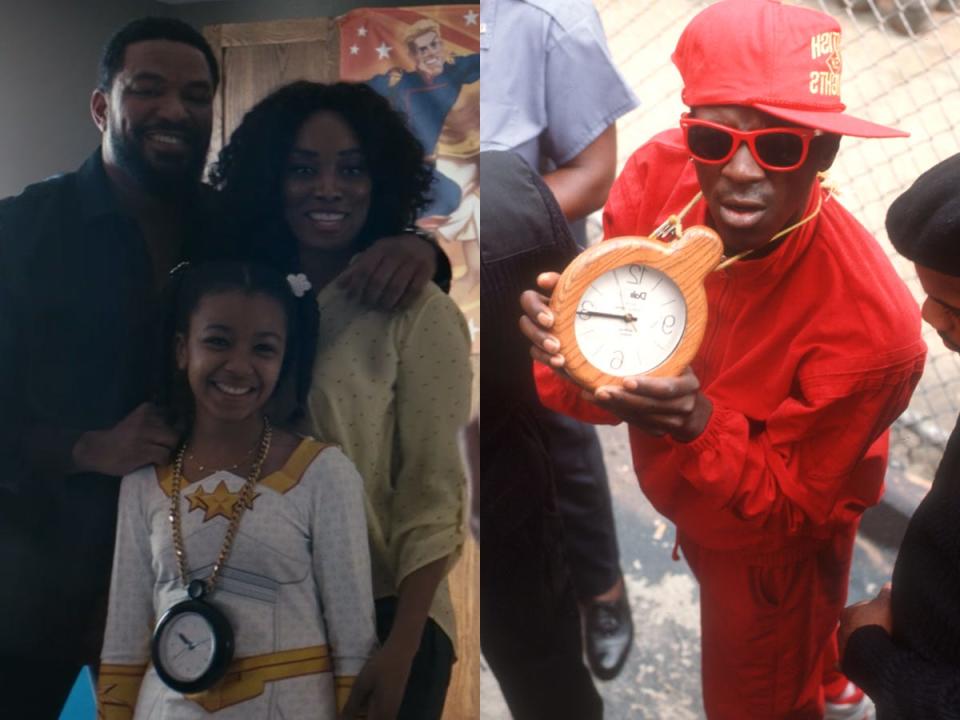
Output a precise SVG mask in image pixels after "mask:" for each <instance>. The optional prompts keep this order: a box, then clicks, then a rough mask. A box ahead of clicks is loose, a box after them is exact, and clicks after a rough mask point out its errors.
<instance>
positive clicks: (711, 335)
mask: <svg viewBox="0 0 960 720" xmlns="http://www.w3.org/2000/svg"><path fill="white" fill-rule="evenodd" d="M717 273H718V275H719V278H720V283H719V284H720V292H719V293H718V294H717V300H716V303H715V304H714V307H715V308H716V310H715V313H714V322H712V323H711V322H710V316H709V314H708V315H707V335H706V337H705V338H704V342H703V345H701V347H702V348H704V354H703V361H702V366H701V372H702V373H703V377H700V378H698V379H699V380H700V385H701V387H703V388H706V387H707V386H708V385H710V384H711V383H712V382H713V381H714V379H715V378H716V375H717V372H716V369H715V368H714V366H713V359H714V358H715V357H716V355H717V350H716V347H715V343H716V339H717V335H718V334H719V332H720V325H721V324H722V322H721V320H722V318H723V316H724V310H725V309H726V308H725V306H726V303H727V299H728V296H729V295H730V290H729V284H730V277H729V275H728V272H727V270H726V269H724V270H718V271H717ZM708 313H709V310H708Z"/></svg>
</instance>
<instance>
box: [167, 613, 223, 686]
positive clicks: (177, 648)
mask: <svg viewBox="0 0 960 720" xmlns="http://www.w3.org/2000/svg"><path fill="white" fill-rule="evenodd" d="M159 649H160V659H161V661H162V663H163V667H164V669H165V670H166V671H167V673H169V674H170V675H171V676H172V677H173V678H175V679H176V680H179V681H181V682H191V681H193V680H196V679H197V678H199V677H200V676H201V675H203V673H204V672H206V670H207V668H209V667H210V664H211V663H212V662H213V653H214V651H215V650H216V637H215V635H214V632H213V628H212V627H211V626H210V623H208V622H207V621H206V620H205V619H204V618H203V616H202V615H199V614H197V613H194V612H185V613H181V614H180V615H177V616H176V617H174V618H172V619H171V620H170V622H169V623H168V624H167V626H166V627H165V628H164V630H163V637H162V638H161V639H160V648H159Z"/></svg>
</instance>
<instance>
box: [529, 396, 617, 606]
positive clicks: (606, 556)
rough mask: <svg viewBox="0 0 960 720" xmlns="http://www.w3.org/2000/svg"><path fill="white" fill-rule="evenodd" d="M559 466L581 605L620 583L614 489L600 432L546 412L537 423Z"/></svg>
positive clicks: (560, 500)
mask: <svg viewBox="0 0 960 720" xmlns="http://www.w3.org/2000/svg"><path fill="white" fill-rule="evenodd" d="M537 419H538V420H539V421H540V423H541V425H542V426H543V428H544V436H545V438H546V440H545V442H546V445H547V449H548V452H549V454H550V461H551V463H552V465H553V472H554V483H555V486H556V493H557V508H558V510H559V514H560V520H561V522H562V523H563V544H564V548H565V549H566V558H567V563H568V564H569V565H570V572H571V574H572V576H573V585H574V589H575V591H576V594H577V597H578V598H579V599H580V600H581V601H585V600H589V599H590V598H592V597H594V596H596V595H600V594H602V593H604V592H606V591H607V590H609V589H610V588H611V587H613V585H614V583H616V582H617V581H618V580H619V579H620V548H619V546H618V545H617V530H616V526H615V525H614V521H613V508H612V505H611V501H610V486H609V484H608V482H607V473H606V470H605V469H604V465H603V451H602V450H601V448H600V440H599V439H598V438H597V431H596V430H595V429H594V428H593V426H592V425H587V424H585V423H582V422H580V421H578V420H574V419H573V418H570V417H567V416H566V415H560V414H559V413H555V412H551V411H550V410H547V409H545V408H543V409H541V410H540V412H539V415H538V418H537Z"/></svg>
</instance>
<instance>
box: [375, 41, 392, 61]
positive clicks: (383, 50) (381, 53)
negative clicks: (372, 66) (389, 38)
mask: <svg viewBox="0 0 960 720" xmlns="http://www.w3.org/2000/svg"><path fill="white" fill-rule="evenodd" d="M391 50H393V48H392V47H390V46H389V45H387V44H386V43H385V42H382V43H380V47H378V48H377V59H378V60H387V59H389V58H390V51H391Z"/></svg>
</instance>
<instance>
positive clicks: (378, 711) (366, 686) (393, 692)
mask: <svg viewBox="0 0 960 720" xmlns="http://www.w3.org/2000/svg"><path fill="white" fill-rule="evenodd" d="M412 663H413V656H412V654H411V653H410V652H409V651H406V650H403V649H401V648H399V647H398V646H391V645H390V643H389V641H388V642H387V644H385V645H384V646H383V647H382V648H381V649H380V650H378V651H377V652H376V653H375V654H374V656H373V657H372V658H370V660H368V661H367V664H366V665H364V666H363V669H362V670H361V671H360V674H359V675H357V679H356V682H354V684H353V690H352V691H351V692H350V697H349V698H347V704H346V705H344V707H343V712H342V713H340V718H339V720H354V718H359V717H366V720H396V717H397V713H398V712H399V711H400V703H401V702H403V693H404V691H405V690H406V688H407V679H408V678H409V677H410V666H411V664H412ZM364 708H365V709H366V714H365V715H364Z"/></svg>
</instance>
